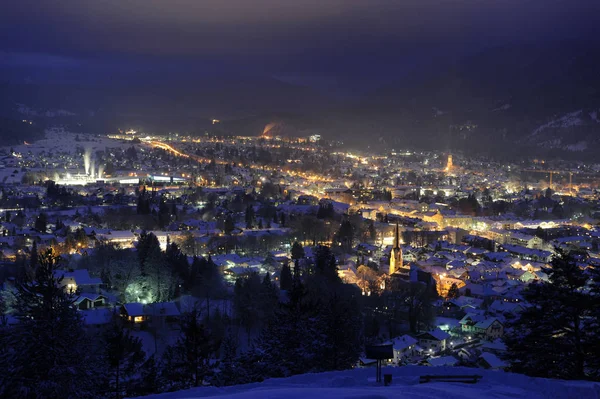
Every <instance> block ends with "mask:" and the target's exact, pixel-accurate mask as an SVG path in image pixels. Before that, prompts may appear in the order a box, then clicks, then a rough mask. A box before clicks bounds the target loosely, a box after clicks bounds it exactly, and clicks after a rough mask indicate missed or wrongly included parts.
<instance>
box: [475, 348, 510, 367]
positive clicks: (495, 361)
mask: <svg viewBox="0 0 600 399" xmlns="http://www.w3.org/2000/svg"><path fill="white" fill-rule="evenodd" d="M477 363H478V364H479V365H480V366H481V367H483V368H486V369H492V370H504V369H506V367H508V365H507V364H506V363H505V362H504V361H502V360H501V359H500V358H498V356H496V355H494V354H493V353H489V352H483V353H481V356H480V357H479V360H478V362H477Z"/></svg>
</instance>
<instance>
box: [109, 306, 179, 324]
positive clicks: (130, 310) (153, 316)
mask: <svg viewBox="0 0 600 399" xmlns="http://www.w3.org/2000/svg"><path fill="white" fill-rule="evenodd" d="M120 314H121V317H124V318H125V319H126V320H127V321H129V322H132V323H146V322H147V323H150V324H151V325H152V326H154V327H160V326H164V325H165V324H171V323H175V322H177V321H179V318H180V316H181V313H180V312H179V308H178V307H177V305H176V304H175V302H157V303H150V304H147V305H144V304H142V303H126V304H124V305H122V306H121V310H120Z"/></svg>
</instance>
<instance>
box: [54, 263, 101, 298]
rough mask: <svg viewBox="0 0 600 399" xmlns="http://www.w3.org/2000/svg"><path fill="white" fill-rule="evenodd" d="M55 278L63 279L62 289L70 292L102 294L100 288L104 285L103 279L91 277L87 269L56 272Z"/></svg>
mask: <svg viewBox="0 0 600 399" xmlns="http://www.w3.org/2000/svg"><path fill="white" fill-rule="evenodd" d="M54 277H55V278H57V279H62V280H61V282H60V285H61V287H64V288H65V290H67V291H69V292H75V291H80V292H94V293H99V292H100V286H101V285H102V279H100V278H97V277H90V274H89V272H88V271H87V269H80V270H73V271H66V270H56V271H55V272H54Z"/></svg>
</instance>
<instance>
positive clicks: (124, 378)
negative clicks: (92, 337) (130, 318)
mask: <svg viewBox="0 0 600 399" xmlns="http://www.w3.org/2000/svg"><path fill="white" fill-rule="evenodd" d="M103 338H104V351H105V353H104V355H105V358H106V364H107V366H108V374H107V379H108V381H107V384H106V385H107V387H109V388H110V390H111V391H112V392H114V394H115V398H117V399H119V398H121V397H123V394H126V395H127V394H128V393H129V392H130V390H129V389H128V388H129V386H130V385H132V381H130V378H131V376H133V375H134V373H136V372H137V371H138V367H139V366H140V365H141V364H142V363H143V362H144V358H145V354H144V351H143V350H142V341H141V340H140V339H139V338H137V337H133V336H132V335H131V332H130V331H129V330H127V329H125V328H124V327H123V325H122V321H121V320H120V317H119V316H118V315H117V314H115V315H114V316H113V320H112V321H111V323H110V325H109V326H108V328H107V330H106V331H105V332H104V337H103Z"/></svg>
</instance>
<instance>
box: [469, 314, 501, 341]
mask: <svg viewBox="0 0 600 399" xmlns="http://www.w3.org/2000/svg"><path fill="white" fill-rule="evenodd" d="M460 325H461V330H462V332H463V333H471V334H474V335H481V336H483V338H485V339H487V340H490V341H493V340H495V339H496V338H500V337H502V335H504V325H502V323H501V322H500V321H499V320H498V319H497V318H495V317H485V316H484V315H481V314H476V313H468V314H467V315H465V317H463V318H462V320H461V321H460Z"/></svg>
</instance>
